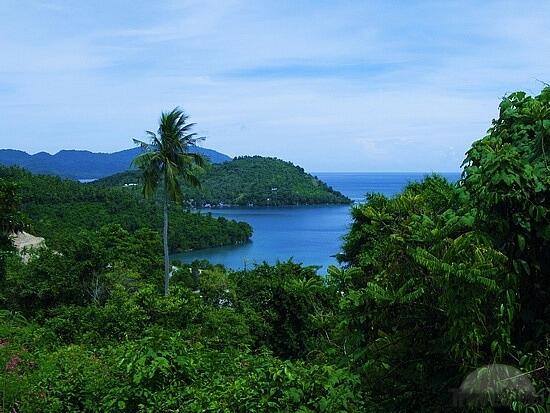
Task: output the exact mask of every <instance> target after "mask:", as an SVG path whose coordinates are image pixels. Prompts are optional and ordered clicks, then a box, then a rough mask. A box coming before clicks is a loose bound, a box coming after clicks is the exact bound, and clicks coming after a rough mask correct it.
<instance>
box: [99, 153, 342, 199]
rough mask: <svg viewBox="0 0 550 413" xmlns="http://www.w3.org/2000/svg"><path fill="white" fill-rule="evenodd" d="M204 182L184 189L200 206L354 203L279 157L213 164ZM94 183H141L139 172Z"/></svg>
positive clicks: (256, 157) (202, 177)
mask: <svg viewBox="0 0 550 413" xmlns="http://www.w3.org/2000/svg"><path fill="white" fill-rule="evenodd" d="M201 182H202V187H201V188H200V189H197V188H187V187H186V188H184V193H185V195H186V198H187V199H188V200H192V204H193V205H194V206H198V207H200V206H205V205H206V206H207V205H212V206H213V205H219V204H224V205H226V206H228V205H239V206H246V205H250V206H281V205H312V204H346V203H350V202H351V201H350V200H349V199H348V198H347V197H345V196H344V195H342V194H341V193H340V192H338V191H335V190H334V189H332V188H331V187H329V186H328V185H327V184H325V183H324V182H322V181H321V180H319V179H317V178H316V177H314V176H312V175H310V174H308V173H306V172H305V171H304V170H303V169H302V168H301V167H299V166H296V165H293V164H292V163H291V162H285V161H282V160H280V159H276V158H265V157H261V156H244V157H239V158H235V159H234V160H232V161H230V162H224V163H223V164H218V165H212V166H211V167H210V168H209V169H208V170H207V171H206V172H205V173H204V174H203V175H202V176H201ZM93 184H94V185H96V186H107V187H110V186H114V187H121V186H124V185H126V186H128V184H139V172H137V171H127V172H123V173H120V174H116V175H113V176H110V177H107V178H103V179H100V180H98V181H96V182H94V183H93ZM132 187H133V186H132ZM133 188H135V187H133Z"/></svg>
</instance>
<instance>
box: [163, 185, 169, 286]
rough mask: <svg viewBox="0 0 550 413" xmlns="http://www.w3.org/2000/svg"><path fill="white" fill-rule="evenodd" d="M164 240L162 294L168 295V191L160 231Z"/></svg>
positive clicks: (165, 194) (165, 196)
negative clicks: (162, 224) (162, 225)
mask: <svg viewBox="0 0 550 413" xmlns="http://www.w3.org/2000/svg"><path fill="white" fill-rule="evenodd" d="M162 237H163V241H164V296H168V285H169V283H170V256H169V255H168V193H167V192H166V190H165V191H164V228H163V233H162Z"/></svg>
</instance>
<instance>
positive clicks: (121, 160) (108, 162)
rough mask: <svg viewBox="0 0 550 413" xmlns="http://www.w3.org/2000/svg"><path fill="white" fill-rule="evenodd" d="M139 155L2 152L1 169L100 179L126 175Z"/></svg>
mask: <svg viewBox="0 0 550 413" xmlns="http://www.w3.org/2000/svg"><path fill="white" fill-rule="evenodd" d="M140 152H141V149H140V148H132V149H126V150H123V151H119V152H113V153H94V152H89V151H77V150H63V151H59V152H57V153H56V154H54V155H50V154H49V153H46V152H39V153H37V154H34V155H29V154H28V153H26V152H23V151H16V150H13V149H1V150H0V165H6V166H11V165H17V166H20V167H22V168H25V169H27V170H29V171H31V172H33V173H41V174H50V175H57V176H60V177H63V178H72V179H97V178H102V177H105V176H109V175H112V174H115V173H117V172H122V171H126V170H127V169H129V168H130V165H131V163H132V160H133V159H134V158H135V157H136V156H137V155H138V154H139V153H140ZM190 152H196V153H200V154H201V155H203V156H205V157H206V158H208V159H209V160H210V162H212V163H222V162H226V161H229V160H231V158H230V157H229V156H227V155H224V154H222V153H219V152H216V151H214V150H212V149H206V148H201V147H191V148H190Z"/></svg>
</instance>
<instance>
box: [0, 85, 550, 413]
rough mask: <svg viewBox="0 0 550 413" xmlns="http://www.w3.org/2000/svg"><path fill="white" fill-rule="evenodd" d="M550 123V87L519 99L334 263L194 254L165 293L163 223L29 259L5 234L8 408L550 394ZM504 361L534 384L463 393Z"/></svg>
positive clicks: (2, 333)
mask: <svg viewBox="0 0 550 413" xmlns="http://www.w3.org/2000/svg"><path fill="white" fill-rule="evenodd" d="M549 141H550V88H547V89H545V90H543V92H542V93H541V94H540V95H539V96H537V97H529V96H527V95H525V94H523V93H515V94H512V95H510V96H509V97H507V98H505V99H504V100H503V102H502V104H501V106H500V116H499V118H498V119H497V120H496V121H494V124H493V126H492V128H491V129H490V130H489V132H488V134H487V136H485V137H484V138H483V139H481V140H480V141H478V142H475V143H474V144H473V146H472V148H471V150H470V151H469V152H468V154H467V158H466V161H465V164H464V175H463V178H462V180H461V181H460V182H459V183H458V184H456V185H453V184H449V183H448V182H447V181H445V180H444V179H442V178H441V177H438V176H432V177H429V178H427V179H426V180H425V181H424V182H421V183H415V184H411V185H409V186H408V187H407V188H406V189H405V190H404V191H403V192H402V193H401V194H399V195H397V196H395V197H392V198H387V197H384V196H381V195H371V196H369V198H368V202H367V203H366V204H364V205H359V206H356V207H354V209H353V225H352V228H351V229H350V232H349V234H348V235H347V237H346V240H345V245H344V247H343V251H342V253H341V255H340V259H341V261H342V263H343V264H344V266H343V267H342V268H336V267H331V268H330V269H329V272H328V274H327V276H326V277H321V276H319V275H317V274H316V273H315V269H314V268H308V267H302V266H300V265H297V264H294V263H292V262H286V263H279V264H277V265H275V266H268V265H261V266H257V267H256V268H254V269H253V270H250V271H240V272H228V271H225V270H224V269H223V268H221V267H219V266H209V265H202V264H200V263H194V264H193V265H191V266H189V267H182V268H181V269H179V270H178V271H176V272H175V274H174V276H173V279H172V285H171V293H170V295H169V296H163V295H162V286H161V284H162V281H161V280H162V255H161V252H160V245H161V242H160V239H159V237H158V234H157V233H156V232H153V231H151V230H148V229H139V230H138V231H136V232H133V233H132V232H129V231H127V230H125V229H124V228H122V227H121V226H120V225H108V226H103V227H101V228H99V229H97V230H95V231H87V232H85V233H83V235H82V236H80V237H77V238H76V239H74V238H73V239H70V240H69V239H67V240H66V242H62V241H61V240H60V243H59V249H58V250H57V251H58V252H54V251H52V250H48V249H43V250H41V251H38V252H37V253H36V254H35V255H34V256H32V257H31V259H30V260H29V263H28V264H23V263H22V262H21V260H20V259H18V258H17V257H16V256H14V255H13V254H11V255H10V254H9V253H8V259H7V267H6V268H7V271H6V277H5V280H4V281H3V283H2V286H1V290H0V305H1V306H2V308H4V310H3V311H2V312H0V317H1V322H0V366H4V367H3V368H2V369H1V370H0V383H1V386H2V393H1V397H2V400H1V402H2V410H3V411H9V410H10V409H12V408H13V409H15V411H17V412H46V413H49V412H82V411H83V412H102V411H110V412H164V411H173V412H304V413H305V412H363V411H366V412H388V411H390V412H394V411H396V412H420V411H421V412H441V411H446V412H459V411H472V412H496V411H514V412H536V413H538V412H541V413H543V412H545V411H548V410H549V409H550V381H549V377H550V374H549V365H550V322H549V320H550V299H549V298H550V279H549V277H548V274H549V270H550V266H549V265H550V245H549V244H550V219H549V214H550V168H549V165H548V161H547V155H546V154H547V153H548V151H549V150H550V146H549V144H548V142H549ZM23 181H24V180H23ZM71 185H72V184H71ZM75 188H80V186H76V187H75ZM22 189H23V188H22ZM98 191H99V189H98ZM118 191H120V190H118ZM23 193H24V192H23ZM51 193H52V194H55V191H54V190H53V189H52V191H51ZM123 193H124V192H117V194H123ZM121 196H122V195H121ZM23 199H25V197H24V196H23ZM0 218H1V217H0ZM31 220H32V217H31ZM199 268H202V271H198V270H199ZM197 289H198V291H197ZM492 363H502V364H507V365H511V366H514V367H516V368H518V369H520V371H521V372H522V373H521V374H522V376H521V377H528V378H529V380H530V381H531V383H532V384H533V386H534V390H535V392H536V394H533V395H531V396H532V397H531V398H525V399H524V398H521V397H520V396H521V395H518V394H517V393H514V392H512V393H506V394H504V396H505V397H503V398H501V399H499V398H497V397H494V398H493V399H492V401H493V405H491V404H484V405H480V404H479V402H478V404H475V403H474V404H472V405H469V404H468V403H469V402H475V401H476V400H474V399H463V400H462V401H463V402H464V403H465V404H464V405H462V406H459V405H457V404H456V403H453V396H454V395H456V389H458V388H459V386H460V384H461V383H462V381H463V380H464V378H465V377H466V376H467V375H468V374H469V373H471V372H472V371H474V370H476V369H478V368H480V367H481V366H484V365H488V364H492ZM463 395H464V394H463ZM455 401H456V400H455ZM495 403H496V405H495ZM499 404H500V405H499Z"/></svg>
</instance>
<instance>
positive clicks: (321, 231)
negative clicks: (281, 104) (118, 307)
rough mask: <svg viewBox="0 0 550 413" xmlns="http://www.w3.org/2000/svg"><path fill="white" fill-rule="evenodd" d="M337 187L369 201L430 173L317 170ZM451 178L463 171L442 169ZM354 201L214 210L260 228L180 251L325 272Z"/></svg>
mask: <svg viewBox="0 0 550 413" xmlns="http://www.w3.org/2000/svg"><path fill="white" fill-rule="evenodd" d="M314 175H316V176H317V177H319V178H320V179H321V180H323V181H325V182H326V183H327V184H328V185H330V186H332V187H333V188H334V189H336V190H338V191H340V192H342V193H343V194H344V195H346V196H348V197H349V198H351V199H352V200H353V201H355V202H363V201H364V200H365V194H366V193H369V192H379V193H382V194H384V195H387V196H391V195H395V194H396V193H398V192H400V191H401V190H402V189H403V187H404V186H405V185H406V184H407V183H408V182H411V181H420V180H422V178H423V177H424V176H426V174H425V173H337V172H331V173H325V172H324V173H320V172H319V173H315V174H314ZM442 175H443V176H445V177H446V178H447V179H449V180H450V181H456V180H457V179H458V178H459V174H458V173H444V174H442ZM350 208H351V207H350V206H348V205H343V206H342V205H340V206H304V207H283V208H268V207H263V208H220V209H214V208H213V209H208V210H203V211H202V212H203V213H204V212H210V213H212V215H213V216H216V217H218V216H223V217H225V218H227V219H236V220H238V221H246V222H248V223H249V224H250V225H252V227H253V228H254V235H253V236H252V242H250V243H248V244H245V245H240V246H235V247H220V248H209V249H204V250H197V251H191V252H185V253H181V254H176V255H174V257H173V258H176V259H179V260H181V261H184V262H191V261H193V260H196V259H207V260H209V261H210V262H212V263H219V264H223V265H225V266H226V267H228V268H233V269H242V268H244V267H248V268H250V267H251V266H253V265H254V264H256V263H258V264H259V263H261V262H263V261H266V262H268V263H271V264H274V263H275V262H276V261H277V260H280V261H286V260H288V259H289V258H292V259H293V261H294V262H299V263H303V264H305V265H319V266H321V267H322V268H321V270H320V272H323V271H325V270H326V268H327V267H328V266H329V265H331V264H336V259H335V257H334V256H335V255H336V254H337V253H338V252H339V251H340V248H341V245H342V236H343V235H345V234H346V232H347V231H348V228H349V225H350V223H351V217H350Z"/></svg>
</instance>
